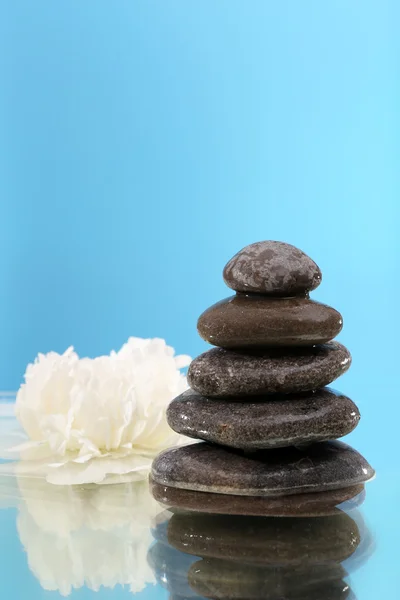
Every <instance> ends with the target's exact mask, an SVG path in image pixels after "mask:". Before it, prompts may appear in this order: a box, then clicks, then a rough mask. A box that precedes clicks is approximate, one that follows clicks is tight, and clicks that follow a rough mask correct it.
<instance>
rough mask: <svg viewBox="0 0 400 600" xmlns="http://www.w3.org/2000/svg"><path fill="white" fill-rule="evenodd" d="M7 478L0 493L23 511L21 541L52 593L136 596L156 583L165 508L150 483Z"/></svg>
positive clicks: (42, 582) (36, 572) (19, 519)
mask: <svg viewBox="0 0 400 600" xmlns="http://www.w3.org/2000/svg"><path fill="white" fill-rule="evenodd" d="M5 479H6V478H5ZM8 479H9V480H10V482H9V484H8V490H7V489H5V484H4V483H3V484H2V486H1V493H2V496H3V497H8V498H9V501H8V506H10V502H11V498H12V497H13V498H14V505H15V503H16V504H17V506H18V517H17V529H18V534H19V537H20V541H21V543H22V545H23V546H24V549H25V551H26V553H27V560H28V564H29V568H30V570H31V571H32V573H33V574H34V575H35V577H36V578H37V580H38V581H39V583H40V585H41V586H42V587H43V588H44V589H45V590H52V591H57V592H58V593H60V594H61V595H62V596H68V595H69V594H71V592H72V591H73V590H74V589H79V588H82V587H84V586H85V587H87V588H89V589H91V590H93V591H98V590H99V589H100V588H101V587H105V588H114V587H115V586H116V585H123V586H127V587H128V588H129V590H130V591H131V592H132V593H136V592H140V591H141V590H143V589H144V588H145V586H146V585H147V584H149V583H155V577H154V574H153V571H152V569H151V568H150V567H149V565H148V561H147V553H148V550H149V547H150V546H151V543H152V540H153V538H152V535H151V523H152V521H153V519H154V517H155V516H156V515H157V513H159V512H160V506H159V505H158V504H157V502H156V501H155V500H154V499H153V498H152V496H151V495H150V493H149V488H148V483H147V481H140V482H131V483H121V484H114V485H92V486H85V487H82V486H56V485H51V484H48V483H46V482H45V481H44V480H42V479H34V478H22V477H21V478H20V479H18V480H16V479H13V478H11V477H10V478H8ZM12 479H13V481H11V480H12Z"/></svg>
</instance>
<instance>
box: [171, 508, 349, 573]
mask: <svg viewBox="0 0 400 600" xmlns="http://www.w3.org/2000/svg"><path fill="white" fill-rule="evenodd" d="M167 536H168V543H169V544H170V545H171V546H173V547H174V548H176V549H177V550H180V551H181V552H185V553H186V554H193V555H194V556H201V557H203V558H220V559H225V560H231V561H237V562H239V563H246V564H253V565H256V564H262V565H269V566H275V567H288V566H293V567H303V568H304V567H308V566H313V565H320V566H322V565H332V564H340V563H341V562H343V561H344V560H346V559H348V558H349V557H350V556H351V555H352V554H353V553H354V552H355V550H356V549H357V547H358V545H359V544H360V532H359V529H358V526H357V523H356V522H355V520H354V519H352V518H351V517H350V516H349V515H347V514H346V513H343V512H341V513H339V514H337V515H334V516H331V517H310V518H305V517H286V518H281V519H279V518H273V517H250V516H231V515H210V514H201V513H180V514H174V515H172V517H171V519H170V520H169V523H168V528H167Z"/></svg>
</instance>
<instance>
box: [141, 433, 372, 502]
mask: <svg viewBox="0 0 400 600" xmlns="http://www.w3.org/2000/svg"><path fill="white" fill-rule="evenodd" d="M374 474H375V472H374V470H373V469H372V467H371V466H370V465H369V464H368V462H367V461H366V460H365V458H363V457H362V456H361V454H359V453H358V452H357V451H356V450H354V449H353V448H351V447H350V446H347V445H346V444H343V443H342V442H320V443H318V444H311V445H309V446H305V447H301V448H295V447H289V448H278V449H276V450H258V451H254V452H249V453H244V452H243V451H241V450H235V449H232V448H226V447H222V446H216V445H212V444H209V443H206V442H200V443H198V444H191V445H189V446H181V447H178V448H172V449H169V450H166V451H164V452H162V453H161V454H159V455H158V456H157V457H156V459H155V460H154V462H153V465H152V470H151V477H152V479H153V480H154V481H155V482H156V483H159V484H160V485H165V486H170V487H176V488H180V489H186V490H194V491H199V492H212V493H216V494H233V495H237V496H286V495H291V494H302V493H310V492H324V491H328V490H335V489H340V488H348V487H352V486H354V485H359V484H363V483H365V482H366V481H368V480H369V479H371V478H372V477H373V476H374Z"/></svg>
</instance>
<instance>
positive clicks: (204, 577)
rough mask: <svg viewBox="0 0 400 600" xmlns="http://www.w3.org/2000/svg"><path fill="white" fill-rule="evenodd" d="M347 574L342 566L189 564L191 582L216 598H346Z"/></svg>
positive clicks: (201, 593) (204, 594) (213, 561)
mask: <svg viewBox="0 0 400 600" xmlns="http://www.w3.org/2000/svg"><path fill="white" fill-rule="evenodd" d="M345 576H346V573H345V571H344V569H343V568H342V567H341V566H340V565H337V566H333V567H331V568H320V567H317V568H314V569H312V568H310V569H306V570H300V571H298V570H296V569H293V568H291V569H268V568H265V567H262V566H257V565H241V564H237V563H236V562H232V561H227V560H220V559H216V558H208V559H202V560H200V561H198V562H196V563H194V564H193V565H192V566H191V567H190V569H189V573H188V581H189V585H190V587H191V588H192V590H193V591H194V592H195V593H197V594H198V595H199V596H201V597H203V598H212V599H215V600H243V599H246V600H321V598H324V600H345V599H346V598H348V596H349V593H350V588H349V585H348V584H347V583H346V582H345V581H343V579H342V578H343V577H345Z"/></svg>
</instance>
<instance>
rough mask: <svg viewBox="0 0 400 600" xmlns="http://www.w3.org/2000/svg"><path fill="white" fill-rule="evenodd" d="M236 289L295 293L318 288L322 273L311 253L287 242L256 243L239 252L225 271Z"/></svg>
mask: <svg viewBox="0 0 400 600" xmlns="http://www.w3.org/2000/svg"><path fill="white" fill-rule="evenodd" d="M223 276H224V281H225V283H226V284H227V285H228V286H229V287H230V288H232V289H233V290H235V291H236V292H254V293H258V294H270V295H277V296H295V295H298V294H302V293H305V292H309V291H311V290H314V289H315V288H316V287H317V286H318V285H319V284H320V283H321V278H322V274H321V271H320V269H319V267H318V266H317V265H316V264H315V262H314V261H313V260H311V258H310V257H309V256H307V254H305V253H304V252H302V251H301V250H299V249H298V248H296V247H295V246H292V245H291V244H286V243H284V242H274V241H265V242H256V243H255V244H250V245H249V246H246V247H245V248H243V249H242V250H240V252H238V253H237V254H235V256H234V257H233V258H231V260H230V261H229V262H228V264H227V265H226V266H225V268H224V272H223Z"/></svg>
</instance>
